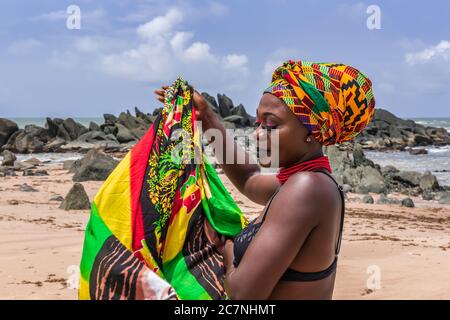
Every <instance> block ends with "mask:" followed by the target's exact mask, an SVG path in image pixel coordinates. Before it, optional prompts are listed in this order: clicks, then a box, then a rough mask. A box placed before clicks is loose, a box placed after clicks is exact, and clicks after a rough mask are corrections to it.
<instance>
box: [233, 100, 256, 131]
mask: <svg viewBox="0 0 450 320" xmlns="http://www.w3.org/2000/svg"><path fill="white" fill-rule="evenodd" d="M231 114H232V115H235V116H240V117H242V121H241V125H242V126H252V125H253V123H251V120H250V116H249V115H248V113H247V110H245V108H244V106H243V105H242V104H239V105H238V106H236V107H235V108H233V109H232V110H231Z"/></svg>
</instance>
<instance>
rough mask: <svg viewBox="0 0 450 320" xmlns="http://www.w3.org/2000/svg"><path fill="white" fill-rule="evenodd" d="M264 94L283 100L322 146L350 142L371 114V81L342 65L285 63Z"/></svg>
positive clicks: (372, 112) (304, 62) (301, 62)
mask: <svg viewBox="0 0 450 320" xmlns="http://www.w3.org/2000/svg"><path fill="white" fill-rule="evenodd" d="M264 92H268V93H271V94H273V95H275V96H276V97H278V98H280V99H281V100H283V101H284V102H285V103H286V105H287V106H288V107H289V109H290V110H291V111H292V112H293V113H294V115H295V116H296V117H297V118H298V119H299V120H300V121H301V122H302V123H303V124H304V125H305V127H306V128H307V129H308V131H309V133H310V134H312V135H313V136H314V137H315V138H316V139H317V141H319V142H320V143H321V144H323V145H330V144H335V143H341V142H344V141H349V140H351V139H353V138H354V137H355V136H356V135H357V134H358V133H359V132H361V131H362V130H363V128H364V127H365V126H366V125H367V124H368V123H369V122H370V120H371V119H372V117H373V114H374V111H375V99H374V97H373V93H372V83H371V81H370V80H369V79H368V78H367V77H366V76H365V75H364V74H362V73H361V72H360V71H358V70H357V69H355V68H353V67H350V66H347V65H344V64H332V63H314V62H306V61H296V62H295V61H292V60H289V61H286V62H285V63H283V65H282V66H280V67H278V68H277V69H276V70H275V71H274V73H273V75H272V83H271V84H270V86H269V87H268V88H267V89H266V90H265V91H264Z"/></svg>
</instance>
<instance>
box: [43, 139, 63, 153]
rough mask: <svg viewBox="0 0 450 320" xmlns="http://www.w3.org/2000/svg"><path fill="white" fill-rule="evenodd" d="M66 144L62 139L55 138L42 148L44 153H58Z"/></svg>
mask: <svg viewBox="0 0 450 320" xmlns="http://www.w3.org/2000/svg"><path fill="white" fill-rule="evenodd" d="M66 143H67V142H66V140H64V139H63V138H60V137H56V138H55V139H53V140H52V141H50V142H49V143H47V144H46V145H45V146H44V151H45V152H58V151H60V149H61V147H62V146H63V145H65V144H66Z"/></svg>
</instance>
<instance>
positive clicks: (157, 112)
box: [152, 108, 163, 117]
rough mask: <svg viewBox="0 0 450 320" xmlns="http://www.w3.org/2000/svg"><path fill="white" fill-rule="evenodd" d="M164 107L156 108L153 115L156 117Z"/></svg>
mask: <svg viewBox="0 0 450 320" xmlns="http://www.w3.org/2000/svg"><path fill="white" fill-rule="evenodd" d="M162 109H163V108H155V110H153V113H152V115H153V116H154V117H156V116H158V115H159V113H160V112H161V111H162Z"/></svg>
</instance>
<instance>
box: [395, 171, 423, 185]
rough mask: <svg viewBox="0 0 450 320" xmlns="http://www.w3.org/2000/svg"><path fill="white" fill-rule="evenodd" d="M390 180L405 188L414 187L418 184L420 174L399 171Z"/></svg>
mask: <svg viewBox="0 0 450 320" xmlns="http://www.w3.org/2000/svg"><path fill="white" fill-rule="evenodd" d="M392 178H393V179H394V180H397V181H399V182H400V183H402V184H403V185H405V186H406V187H416V186H418V185H419V184H420V179H421V178H422V174H421V173H419V172H415V171H399V172H397V173H395V174H394V175H393V176H392Z"/></svg>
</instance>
